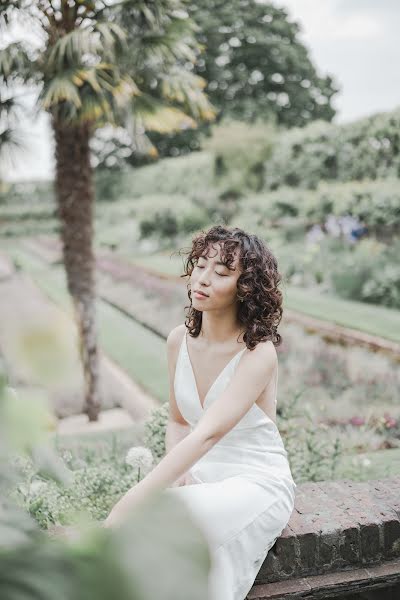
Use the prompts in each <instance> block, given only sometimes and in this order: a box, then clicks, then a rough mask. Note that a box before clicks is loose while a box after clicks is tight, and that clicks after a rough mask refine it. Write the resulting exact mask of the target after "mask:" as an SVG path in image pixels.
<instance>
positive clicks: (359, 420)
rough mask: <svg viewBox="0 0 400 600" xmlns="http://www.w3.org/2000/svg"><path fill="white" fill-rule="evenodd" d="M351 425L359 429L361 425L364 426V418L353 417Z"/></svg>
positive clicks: (350, 420) (350, 421)
mask: <svg viewBox="0 0 400 600" xmlns="http://www.w3.org/2000/svg"><path fill="white" fill-rule="evenodd" d="M349 423H351V425H356V426H357V427H359V426H360V425H364V423H365V419H364V417H351V419H349Z"/></svg>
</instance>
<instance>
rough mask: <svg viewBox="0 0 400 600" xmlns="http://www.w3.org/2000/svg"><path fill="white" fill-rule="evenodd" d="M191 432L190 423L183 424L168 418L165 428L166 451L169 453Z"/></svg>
mask: <svg viewBox="0 0 400 600" xmlns="http://www.w3.org/2000/svg"><path fill="white" fill-rule="evenodd" d="M189 433H190V425H183V424H181V423H177V422H176V421H171V420H169V419H168V422H167V427H166V430H165V453H166V454H168V452H170V451H171V450H172V448H173V447H174V446H176V444H179V442H180V441H181V440H183V439H184V438H185V437H186V436H187V435H189Z"/></svg>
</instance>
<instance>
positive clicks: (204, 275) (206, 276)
mask: <svg viewBox="0 0 400 600" xmlns="http://www.w3.org/2000/svg"><path fill="white" fill-rule="evenodd" d="M198 282H199V283H204V284H206V285H208V284H209V282H210V276H209V274H208V272H207V271H206V269H204V270H203V272H202V274H201V275H200V277H199V279H198Z"/></svg>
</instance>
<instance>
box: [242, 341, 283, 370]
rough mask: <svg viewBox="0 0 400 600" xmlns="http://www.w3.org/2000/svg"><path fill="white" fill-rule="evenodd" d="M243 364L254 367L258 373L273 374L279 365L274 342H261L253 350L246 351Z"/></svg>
mask: <svg viewBox="0 0 400 600" xmlns="http://www.w3.org/2000/svg"><path fill="white" fill-rule="evenodd" d="M243 362H246V363H247V364H248V365H252V368H253V369H255V370H257V371H260V370H261V371H266V372H268V373H271V372H273V371H274V370H275V368H276V367H277V364H278V355H277V352H276V349H275V346H274V344H273V342H272V341H271V340H266V341H265V342H259V343H258V344H257V346H256V347H255V348H254V349H253V350H249V349H247V350H245V352H244V356H243Z"/></svg>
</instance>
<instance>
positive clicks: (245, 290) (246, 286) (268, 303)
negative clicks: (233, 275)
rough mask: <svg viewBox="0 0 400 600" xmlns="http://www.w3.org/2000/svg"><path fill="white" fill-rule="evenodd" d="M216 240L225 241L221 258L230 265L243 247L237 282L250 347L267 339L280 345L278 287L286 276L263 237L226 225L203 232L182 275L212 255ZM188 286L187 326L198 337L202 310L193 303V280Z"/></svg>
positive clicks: (280, 315) (240, 310)
mask: <svg viewBox="0 0 400 600" xmlns="http://www.w3.org/2000/svg"><path fill="white" fill-rule="evenodd" d="M215 243H220V244H221V260H222V261H223V262H225V263H226V265H227V266H228V267H230V266H231V265H232V264H233V262H234V252H235V251H236V250H237V249H239V254H238V259H239V262H238V265H239V267H240V268H241V270H242V273H241V274H240V276H239V278H238V281H237V290H238V294H237V295H238V299H239V301H240V302H239V304H238V319H239V322H240V323H241V324H243V325H244V326H245V333H244V337H243V339H244V342H245V343H246V346H247V348H249V349H250V350H253V349H254V348H255V347H256V346H257V344H258V343H259V342H263V341H266V340H271V341H272V342H273V344H274V345H275V346H279V345H280V344H281V343H282V337H281V335H280V334H279V333H278V332H277V328H278V325H279V323H280V321H281V319H282V292H281V291H280V290H278V284H279V283H280V281H281V279H282V277H281V274H280V273H279V271H278V263H277V260H276V258H275V256H274V255H273V254H272V252H271V250H270V249H269V248H268V247H267V245H266V244H265V243H264V242H263V241H262V240H261V239H260V238H259V237H257V236H256V235H252V234H248V233H246V232H245V231H243V229H240V228H239V227H229V226H225V225H214V226H213V227H211V228H210V229H209V230H208V231H203V230H202V231H200V233H198V234H196V235H195V237H194V238H193V240H192V247H191V249H190V251H189V252H185V254H187V257H186V259H185V261H184V273H183V275H181V277H190V275H191V274H192V271H193V269H194V267H195V265H196V264H197V261H198V259H199V258H200V256H208V253H209V251H210V248H211V246H212V244H215ZM181 253H182V252H181V251H179V254H181ZM187 288H188V296H189V301H190V305H189V306H185V311H187V314H186V318H185V325H186V327H187V329H188V332H189V334H190V335H191V336H192V337H197V336H198V335H199V334H200V331H201V323H202V311H199V310H196V309H195V308H193V306H192V294H191V290H190V283H189V282H188V284H187Z"/></svg>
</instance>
